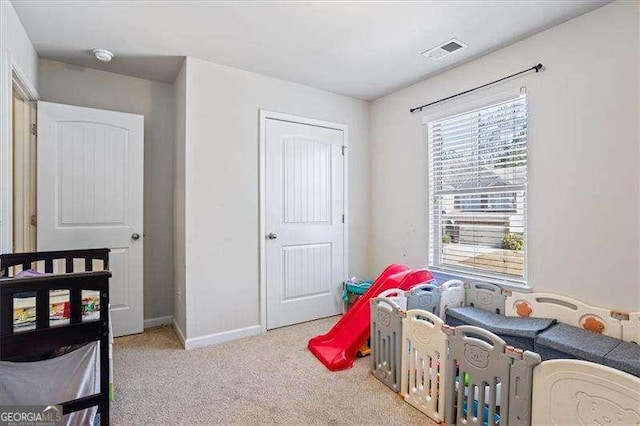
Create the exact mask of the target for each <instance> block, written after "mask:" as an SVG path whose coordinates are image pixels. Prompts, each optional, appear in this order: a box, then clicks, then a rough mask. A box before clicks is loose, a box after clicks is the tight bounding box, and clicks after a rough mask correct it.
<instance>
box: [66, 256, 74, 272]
mask: <svg viewBox="0 0 640 426" xmlns="http://www.w3.org/2000/svg"><path fill="white" fill-rule="evenodd" d="M64 271H65V272H66V273H70V272H73V257H67V258H65V262H64Z"/></svg>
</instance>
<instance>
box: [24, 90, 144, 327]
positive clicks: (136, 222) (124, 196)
mask: <svg viewBox="0 0 640 426" xmlns="http://www.w3.org/2000/svg"><path fill="white" fill-rule="evenodd" d="M143 124H144V117H142V116H140V115H134V114H125V113H121V112H114V111H103V110H98V109H91V108H81V107H76V106H70V105H60V104H53V103H48V102H38V140H37V143H38V158H37V171H38V173H37V174H38V182H37V183H38V191H37V194H38V195H37V210H38V214H37V218H38V226H37V246H38V250H40V251H45V250H66V249H84V248H103V247H107V248H110V249H111V254H110V268H109V269H110V270H111V272H112V274H113V278H112V279H111V282H110V291H109V297H110V302H111V318H112V321H113V331H114V334H115V335H116V336H120V335H124V334H133V333H140V332H142V331H143V288H142V279H143V276H142V248H143V242H142V235H143V219H142V213H143V211H142V205H143V204H142V200H143V148H144V144H143V131H144V129H143Z"/></svg>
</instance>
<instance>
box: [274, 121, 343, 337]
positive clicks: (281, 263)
mask: <svg viewBox="0 0 640 426" xmlns="http://www.w3.org/2000/svg"><path fill="white" fill-rule="evenodd" d="M343 144H344V134H343V131H342V130H337V129H332V128H326V127H319V126H313V125H308V124H300V123H294V122H290V121H281V120H275V119H267V120H266V123H265V179H266V182H265V191H266V193H265V215H266V223H265V225H266V230H265V231H266V235H264V238H265V239H266V250H265V252H266V299H267V307H266V311H267V312H266V316H267V325H266V326H267V329H271V328H276V327H282V326H285V325H290V324H295V323H299V322H304V321H310V320H313V319H317V318H322V317H327V316H331V315H336V314H338V313H340V312H341V301H340V292H341V283H342V281H343V280H344V275H345V270H344V253H345V247H344V241H345V238H344V224H343V214H344V201H345V200H344V156H343V150H342V146H343Z"/></svg>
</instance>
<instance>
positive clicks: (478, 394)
mask: <svg viewBox="0 0 640 426" xmlns="http://www.w3.org/2000/svg"><path fill="white" fill-rule="evenodd" d="M443 329H444V331H445V333H446V334H447V341H448V344H449V352H448V355H447V360H446V365H445V379H444V380H445V398H446V401H447V403H446V404H445V420H446V423H447V424H461V423H462V424H478V425H497V424H509V425H517V426H528V425H530V424H531V409H530V407H531V392H532V382H533V379H532V377H533V369H534V367H535V366H536V365H538V364H539V363H540V356H539V355H538V354H536V353H533V352H529V351H526V352H523V351H522V350H519V349H515V348H513V347H512V346H507V345H506V343H505V342H504V340H502V339H501V338H500V337H498V336H496V335H495V334H493V333H491V332H489V331H487V330H484V329H482V328H478V327H473V326H460V327H450V326H447V325H445V326H444V327H443Z"/></svg>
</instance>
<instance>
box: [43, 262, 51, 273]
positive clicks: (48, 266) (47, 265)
mask: <svg viewBox="0 0 640 426" xmlns="http://www.w3.org/2000/svg"><path fill="white" fill-rule="evenodd" d="M44 272H45V274H52V273H53V259H46V260H45V261H44Z"/></svg>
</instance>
